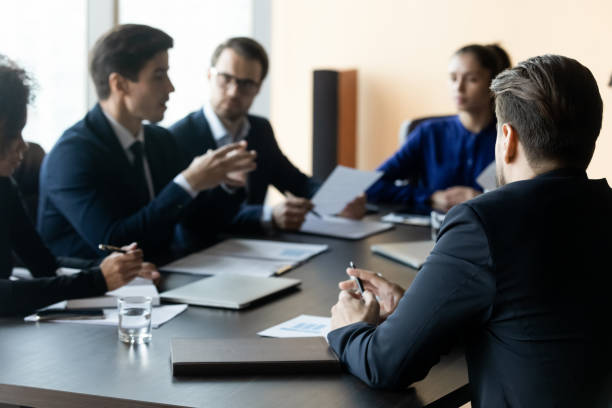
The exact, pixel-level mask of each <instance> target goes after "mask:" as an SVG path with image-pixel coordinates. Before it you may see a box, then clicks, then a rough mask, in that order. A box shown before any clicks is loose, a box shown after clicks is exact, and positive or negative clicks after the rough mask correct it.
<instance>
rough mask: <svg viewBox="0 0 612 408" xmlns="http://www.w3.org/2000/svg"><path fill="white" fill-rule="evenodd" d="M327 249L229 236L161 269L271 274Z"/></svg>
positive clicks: (198, 272) (206, 273) (210, 272)
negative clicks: (231, 237) (229, 237)
mask: <svg viewBox="0 0 612 408" xmlns="http://www.w3.org/2000/svg"><path fill="white" fill-rule="evenodd" d="M327 248H328V246H327V245H315V244H300V243H293V242H280V241H265V240H256V239H228V240H226V241H223V242H221V243H219V244H217V245H214V246H212V247H210V248H207V249H204V250H202V251H199V252H196V253H194V254H191V255H188V256H186V257H185V258H181V259H179V260H176V261H174V262H171V263H169V264H167V265H165V266H163V267H162V268H161V269H162V270H164V271H169V272H172V271H174V272H186V273H194V274H199V275H218V274H222V273H237V274H241V275H250V276H271V275H274V274H275V273H277V272H278V273H282V272H283V271H286V270H288V269H290V268H292V267H294V266H297V265H299V264H300V263H302V262H304V261H306V260H308V259H309V258H311V257H313V256H315V255H317V254H319V253H321V252H323V251H325V250H327Z"/></svg>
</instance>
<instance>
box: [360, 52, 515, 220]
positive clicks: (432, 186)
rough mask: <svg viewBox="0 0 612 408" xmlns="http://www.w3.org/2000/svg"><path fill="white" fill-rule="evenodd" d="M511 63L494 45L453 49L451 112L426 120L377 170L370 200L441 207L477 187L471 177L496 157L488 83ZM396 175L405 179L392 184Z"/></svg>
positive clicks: (458, 200) (446, 207) (416, 208)
mask: <svg viewBox="0 0 612 408" xmlns="http://www.w3.org/2000/svg"><path fill="white" fill-rule="evenodd" d="M509 67H510V58H509V57H508V55H507V54H506V52H505V51H504V50H503V49H502V48H501V47H499V46H497V45H486V46H483V45H476V44H474V45H468V46H465V47H463V48H461V49H459V50H458V51H457V52H455V54H453V56H452V58H451V61H450V64H449V73H450V77H449V84H450V89H451V94H452V97H453V100H454V102H455V104H456V106H457V110H458V114H457V115H456V116H451V117H444V118H438V119H431V120H427V121H425V122H423V123H421V124H420V125H418V126H417V128H416V129H415V130H414V131H413V132H412V133H411V134H410V135H409V137H408V141H407V142H406V143H405V144H404V145H403V146H402V147H401V148H400V149H399V150H398V151H397V152H396V153H395V154H394V155H393V156H391V157H390V158H389V159H388V160H387V161H385V162H384V163H383V164H382V165H381V166H380V167H379V170H382V171H383V172H384V175H383V177H382V178H381V179H380V180H379V181H378V182H376V183H375V184H374V185H373V186H372V187H370V189H369V190H368V191H367V196H368V200H369V201H371V202H375V203H402V204H406V205H407V206H408V207H409V208H410V209H411V211H414V212H420V213H428V212H429V211H431V210H432V209H434V210H437V211H441V212H446V211H448V210H449V209H450V208H451V207H452V206H454V205H456V204H459V203H462V202H464V201H467V200H469V199H471V198H473V197H475V196H477V195H478V194H480V193H481V192H482V188H481V187H480V186H479V185H478V184H477V183H476V178H477V177H478V175H480V173H481V172H482V171H483V170H484V169H485V168H486V167H487V166H488V165H489V164H490V163H491V162H492V161H493V160H494V159H495V139H496V126H495V125H496V121H495V112H494V108H493V106H494V105H493V100H492V98H491V94H490V92H489V85H490V84H491V81H492V80H493V78H495V76H497V74H499V73H500V72H501V71H503V70H504V69H506V68H509ZM398 180H402V181H403V180H408V181H409V182H408V183H407V184H405V183H404V185H397V184H396V181H398Z"/></svg>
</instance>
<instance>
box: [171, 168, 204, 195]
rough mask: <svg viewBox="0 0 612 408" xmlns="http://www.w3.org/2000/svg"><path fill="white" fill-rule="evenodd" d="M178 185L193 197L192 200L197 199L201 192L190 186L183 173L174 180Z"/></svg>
mask: <svg viewBox="0 0 612 408" xmlns="http://www.w3.org/2000/svg"><path fill="white" fill-rule="evenodd" d="M173 181H174V182H175V183H176V184H178V185H179V187H181V188H182V189H183V190H185V191H186V192H187V194H189V195H190V196H191V198H195V197H196V196H197V195H198V193H199V191H196V190H194V189H193V188H192V187H191V186H190V185H189V182H188V181H187V179H186V178H185V176H183V174H182V173H179V174H178V175H177V176H176V177H175V178H174V180H173Z"/></svg>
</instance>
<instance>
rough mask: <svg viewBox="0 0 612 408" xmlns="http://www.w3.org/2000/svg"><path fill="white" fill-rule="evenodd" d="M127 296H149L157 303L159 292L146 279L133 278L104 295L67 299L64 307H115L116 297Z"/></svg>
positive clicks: (154, 303)
mask: <svg viewBox="0 0 612 408" xmlns="http://www.w3.org/2000/svg"><path fill="white" fill-rule="evenodd" d="M127 296H149V297H151V299H152V304H153V305H159V293H158V292H157V288H156V287H155V285H154V284H153V282H151V281H150V280H148V279H143V278H134V280H132V281H131V282H130V283H128V284H127V285H125V286H122V287H120V288H119V289H115V290H113V291H111V292H106V295H105V296H98V297H90V298H82V299H71V300H68V301H67V302H66V309H88V308H105V307H117V298H120V297H127Z"/></svg>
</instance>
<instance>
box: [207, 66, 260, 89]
mask: <svg viewBox="0 0 612 408" xmlns="http://www.w3.org/2000/svg"><path fill="white" fill-rule="evenodd" d="M210 71H211V72H212V73H213V75H214V76H215V79H216V81H217V85H219V86H220V87H221V88H223V89H227V88H228V87H229V86H230V84H231V83H232V82H233V83H234V84H236V87H237V88H238V92H240V93H242V94H246V95H252V94H254V93H255V92H257V90H258V89H259V85H260V83H259V82H256V81H253V80H252V79H243V78H238V77H235V76H234V75H231V74H228V73H226V72H219V71H217V70H216V68H214V67H212V68H211V69H210Z"/></svg>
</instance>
